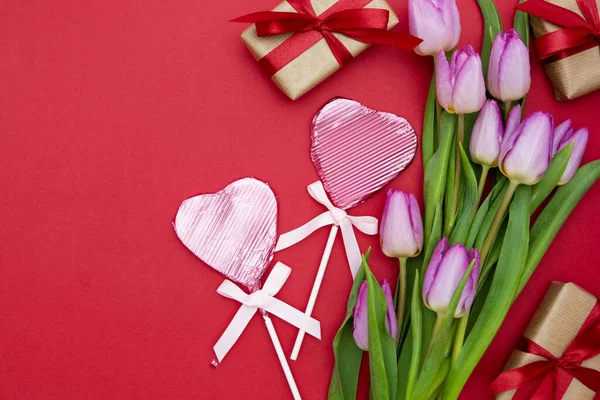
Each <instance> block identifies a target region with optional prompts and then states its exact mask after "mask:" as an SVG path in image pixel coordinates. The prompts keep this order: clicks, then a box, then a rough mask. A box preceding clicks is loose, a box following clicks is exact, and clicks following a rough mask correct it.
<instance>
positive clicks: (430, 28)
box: [408, 0, 460, 56]
mask: <svg viewBox="0 0 600 400" xmlns="http://www.w3.org/2000/svg"><path fill="white" fill-rule="evenodd" d="M408 30H409V32H410V33H411V35H413V36H416V37H418V38H421V39H423V42H421V44H420V45H418V46H417V47H416V48H415V53H417V54H419V55H421V56H436V55H437V54H438V53H439V52H440V50H444V51H449V50H452V49H453V48H454V47H455V46H456V44H457V43H458V39H459V38H460V16H459V14H458V7H457V6H456V0H409V1H408Z"/></svg>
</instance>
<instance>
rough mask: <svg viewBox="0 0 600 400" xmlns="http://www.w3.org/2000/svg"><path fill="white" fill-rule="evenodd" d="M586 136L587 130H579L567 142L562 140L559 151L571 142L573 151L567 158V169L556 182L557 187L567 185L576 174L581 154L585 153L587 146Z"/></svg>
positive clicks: (587, 134)
mask: <svg viewBox="0 0 600 400" xmlns="http://www.w3.org/2000/svg"><path fill="white" fill-rule="evenodd" d="M588 136H589V131H588V129H587V128H580V129H578V130H577V131H576V132H575V133H574V134H573V135H572V136H571V137H570V138H569V139H568V140H564V141H563V143H561V147H560V150H562V149H564V148H565V147H566V146H568V145H569V143H571V142H573V151H572V152H571V158H569V163H568V164H567V169H566V170H565V172H564V173H563V176H562V177H561V178H560V180H559V181H558V184H559V185H564V184H566V183H568V182H569V181H570V180H571V179H572V178H573V176H574V175H575V173H576V172H577V169H578V168H579V166H580V165H581V159H582V158H583V153H584V152H585V148H586V146H587V142H588Z"/></svg>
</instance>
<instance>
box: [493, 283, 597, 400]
mask: <svg viewBox="0 0 600 400" xmlns="http://www.w3.org/2000/svg"><path fill="white" fill-rule="evenodd" d="M490 389H491V391H492V392H493V393H495V394H496V399H498V400H508V399H512V400H526V399H533V400H550V399H562V400H592V399H593V398H594V395H595V393H596V392H598V391H599V390H600V304H599V303H598V301H597V299H596V298H595V297H594V296H592V295H591V294H590V293H588V292H586V291H585V290H583V289H581V288H580V287H578V286H577V285H575V284H572V283H567V284H563V283H558V282H554V283H553V284H552V286H551V287H550V289H549V290H548V292H547V293H546V296H545V297H544V299H543V300H542V303H541V305H540V307H539V308H538V310H537V311H536V313H535V315H534V317H533V319H532V320H531V322H530V324H529V326H528V327H527V330H526V331H525V333H524V335H523V337H522V338H521V340H520V341H519V343H518V344H517V346H516V349H515V350H514V351H513V353H512V355H511V357H510V359H509V360H508V363H507V364H506V367H505V370H504V372H502V373H501V374H500V375H499V376H498V378H496V380H495V381H494V382H493V383H492V385H491V387H490Z"/></svg>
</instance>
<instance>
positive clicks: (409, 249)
mask: <svg viewBox="0 0 600 400" xmlns="http://www.w3.org/2000/svg"><path fill="white" fill-rule="evenodd" d="M413 197H414V196H413ZM410 201H411V200H410V197H409V196H408V195H406V194H405V193H404V192H402V191H401V190H393V189H390V190H389V191H388V193H387V198H386V203H385V208H384V210H383V217H382V219H381V225H380V230H379V239H380V244H381V250H382V251H383V253H384V254H385V255H386V256H388V257H404V258H408V257H414V256H415V255H418V254H419V253H420V252H421V248H422V247H423V239H422V234H421V238H419V237H417V236H416V234H415V231H414V223H413V215H412V212H413V210H412V209H411V206H412V205H411V204H410ZM415 201H416V199H415ZM417 207H418V205H417ZM417 213H419V210H418V208H417ZM416 219H418V220H419V221H420V219H421V217H420V213H419V216H418V217H417V218H416ZM421 224H422V223H421Z"/></svg>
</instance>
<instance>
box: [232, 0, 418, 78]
mask: <svg viewBox="0 0 600 400" xmlns="http://www.w3.org/2000/svg"><path fill="white" fill-rule="evenodd" d="M288 3H289V4H290V5H291V6H292V7H293V8H294V9H295V10H296V11H297V12H278V11H262V12H256V13H252V14H248V15H244V16H242V17H239V18H236V19H234V20H232V21H231V22H247V23H253V24H256V33H257V35H258V36H259V37H265V36H273V35H279V34H283V33H293V35H292V36H291V37H290V38H288V39H287V40H286V41H285V42H284V43H282V44H281V45H280V46H278V47H277V48H276V49H274V50H273V51H272V52H270V53H269V54H267V55H266V56H264V57H263V58H262V59H261V60H260V61H259V62H260V64H261V66H262V67H263V69H264V70H265V72H267V73H268V74H269V75H270V76H272V75H274V74H275V73H276V72H277V71H279V70H280V69H281V68H283V67H284V66H286V65H287V64H289V63H290V62H291V61H292V60H294V59H295V58H296V57H297V56H299V55H300V54H302V53H303V52H304V51H306V50H308V49H309V48H310V47H311V46H313V45H314V44H315V43H316V42H318V41H319V40H320V39H321V38H325V40H326V41H327V45H328V46H329V48H330V49H331V52H332V53H333V55H334V57H335V59H336V60H337V62H338V63H339V64H340V66H343V65H346V64H347V63H348V62H350V61H351V60H352V58H353V57H352V54H351V53H350V51H349V50H348V49H347V48H346V46H344V44H343V43H342V42H341V41H340V40H339V39H338V38H337V37H336V36H335V35H334V33H340V34H343V35H345V36H347V37H349V38H351V39H354V40H356V41H359V42H362V43H368V44H383V45H388V46H394V47H397V48H400V49H404V50H412V49H414V48H415V47H416V46H418V45H419V43H421V42H422V40H421V39H418V38H416V37H414V36H412V35H409V34H407V33H400V32H392V31H388V30H387V26H388V21H389V16H390V13H389V11H388V10H384V9H377V8H364V6H365V5H367V4H368V3H369V1H364V0H340V1H338V2H337V3H336V4H335V5H334V6H332V7H331V8H329V9H328V10H327V11H325V12H324V13H323V14H321V15H319V16H317V15H316V14H315V12H314V10H313V8H312V4H311V2H310V0H288Z"/></svg>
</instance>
